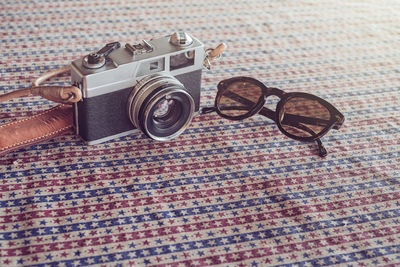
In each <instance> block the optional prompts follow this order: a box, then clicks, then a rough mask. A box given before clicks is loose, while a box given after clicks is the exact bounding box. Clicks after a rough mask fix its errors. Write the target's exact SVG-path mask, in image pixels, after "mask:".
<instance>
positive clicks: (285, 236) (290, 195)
mask: <svg viewBox="0 0 400 267" xmlns="http://www.w3.org/2000/svg"><path fill="white" fill-rule="evenodd" d="M399 14H400V3H399V2H398V1H394V0H393V1H390V0H382V1H378V0H376V1H372V0H369V1H355V0H348V1H317V0H315V1H312V0H309V1H304V0H301V1H289V0H288V1H284V0H282V1H278V0H276V1H269V0H247V1H233V0H226V1H212V0H207V1H201V0H200V1H160V0H151V1H122V0H120V1H118V0H111V1H109V0H107V1H106V0H96V1H90V0H85V1H83V0H77V1H72V0H71V1H45V0H35V1H33V0H28V1H11V0H3V1H1V2H0V22H1V23H0V55H1V57H0V93H7V92H11V91H13V90H16V89H20V88H24V87H28V86H30V85H31V83H32V81H33V80H34V79H35V78H36V77H38V76H40V75H41V74H43V73H45V72H47V71H49V70H52V69H56V68H59V67H62V66H66V65H68V64H69V63H70V62H71V61H72V60H75V59H77V58H80V57H81V56H83V55H85V54H88V53H90V52H92V51H96V50H98V49H100V48H101V47H102V46H104V44H106V43H109V42H112V41H120V42H121V44H124V43H126V42H129V43H137V42H140V41H141V40H142V39H146V40H150V39H151V38H155V37H161V36H165V35H168V34H171V33H172V32H174V31H175V30H176V29H183V30H185V31H187V32H189V33H191V34H192V35H193V36H195V37H197V38H198V39H199V40H201V41H202V42H203V43H204V44H205V47H215V46H216V45H217V44H218V43H220V42H225V43H226V44H227V45H228V49H227V51H226V52H225V54H224V55H223V57H222V58H221V59H220V60H219V61H218V62H216V63H215V64H214V65H213V67H212V69H211V70H210V71H208V70H204V71H203V76H202V89H201V90H202V91H201V106H203V107H204V106H207V105H212V104H213V102H214V98H215V95H216V86H217V84H218V82H219V81H221V80H223V79H226V78H230V77H233V76H250V77H254V78H257V79H259V80H260V81H262V82H263V83H265V84H266V85H267V86H273V87H278V88H281V89H282V90H285V91H286V92H296V91H300V92H307V93H312V94H315V95H317V96H319V97H321V98H323V99H325V100H327V101H329V102H330V103H332V104H333V105H334V106H336V107H337V108H338V109H339V110H340V111H341V112H342V113H343V114H344V116H345V117H346V121H345V123H344V125H343V127H342V128H341V129H340V130H338V131H336V130H332V131H331V132H329V133H328V134H327V135H326V136H324V137H323V138H322V141H323V142H324V145H325V147H326V148H327V150H328V152H329V154H328V156H327V157H325V158H321V157H319V156H318V152H317V147H316V144H314V143H302V142H299V141H295V140H292V139H289V138H287V137H286V136H284V135H283V134H282V133H281V132H280V131H279V129H278V127H277V126H276V124H275V123H274V122H273V121H271V120H269V119H267V118H265V117H262V116H259V115H257V116H253V117H252V118H249V119H246V120H243V121H229V120H226V119H222V118H221V117H219V116H218V115H216V114H215V113H214V114H207V115H202V116H196V117H195V118H194V119H193V121H192V123H191V125H190V126H189V127H188V129H187V130H186V131H185V132H184V133H183V134H182V135H181V136H179V137H178V138H177V139H175V140H173V141H171V142H157V141H154V140H152V139H150V138H148V137H146V136H145V135H144V134H136V135H129V136H126V137H122V138H118V139H115V140H112V141H108V142H106V143H103V144H100V145H93V146H87V145H85V144H84V143H83V142H82V141H81V140H80V139H79V138H78V137H76V136H75V135H73V134H72V133H71V134H69V135H65V136H62V137H58V138H54V139H52V140H50V141H46V142H44V143H41V144H37V145H33V146H31V147H29V148H26V149H21V150H19V151H16V152H12V153H9V154H7V155H5V156H3V157H2V158H1V159H0V265H1V266H22V265H33V266H85V265H99V266H205V265H219V266H267V265H297V266H327V265H340V266H371V265H386V266H387V265H393V266H394V265H396V264H399V263H400V254H399V251H400V224H399V222H400V210H399V206H400V201H399V199H400V192H399V191H400V187H399V183H400V180H399V179H400V172H399V170H400V167H399V165H400V116H399V115H400V108H399V106H400V94H399V91H400V69H399V66H400V16H399ZM69 80H70V77H69V76H68V75H64V76H61V77H58V78H57V79H55V80H53V81H52V83H53V84H57V85H65V84H67V85H68V84H70V83H69ZM276 103H277V99H275V98H273V97H272V98H271V99H268V101H267V103H266V105H267V106H269V107H272V108H273V107H275V105H276ZM53 106H54V103H51V102H50V101H47V100H44V99H43V98H40V97H25V98H20V99H13V100H11V101H8V102H4V103H1V104H0V111H1V112H0V122H1V123H2V124H3V123H6V122H10V121H12V120H14V119H21V118H24V117H26V116H29V115H33V114H36V113H37V112H39V111H41V110H46V109H49V108H51V107H53Z"/></svg>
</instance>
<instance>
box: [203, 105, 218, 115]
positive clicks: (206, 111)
mask: <svg viewBox="0 0 400 267" xmlns="http://www.w3.org/2000/svg"><path fill="white" fill-rule="evenodd" d="M215 111H217V109H216V108H215V107H204V108H202V109H201V110H200V114H208V113H212V112H215Z"/></svg>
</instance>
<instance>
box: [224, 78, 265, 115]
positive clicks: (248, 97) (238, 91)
mask: <svg viewBox="0 0 400 267" xmlns="http://www.w3.org/2000/svg"><path fill="white" fill-rule="evenodd" d="M262 96H263V92H262V88H260V87H259V86H257V85H255V84H253V83H250V82H243V81H238V82H234V83H232V84H230V85H229V86H228V87H227V88H226V89H225V90H224V91H223V92H222V93H221V94H220V95H219V98H217V108H218V109H219V111H220V112H221V113H222V114H224V115H226V116H229V117H238V116H243V115H245V114H246V113H248V112H249V111H251V110H253V109H254V108H255V106H256V105H257V103H258V102H259V101H260V100H261V99H262Z"/></svg>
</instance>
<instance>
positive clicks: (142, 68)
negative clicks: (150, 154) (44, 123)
mask: <svg viewBox="0 0 400 267" xmlns="http://www.w3.org/2000/svg"><path fill="white" fill-rule="evenodd" d="M204 58H205V51H204V46H203V44H202V43H201V42H200V41H199V40H197V39H196V38H194V37H193V36H191V35H189V34H187V33H185V32H182V31H179V32H175V33H174V34H172V35H170V36H165V37H161V38H158V39H153V40H150V41H143V43H141V44H135V45H131V44H126V45H125V47H121V45H120V43H118V42H115V43H110V44H107V45H106V46H105V47H103V48H102V49H100V50H99V51H98V52H96V53H92V54H89V55H87V56H85V57H83V58H82V59H78V60H75V61H73V62H72V63H71V78H72V83H73V84H74V85H75V86H77V87H79V88H80V89H81V90H82V95H83V98H82V100H81V101H79V102H78V103H76V104H75V106H74V120H75V122H74V124H75V129H76V133H77V134H78V135H79V136H80V137H81V138H82V139H83V140H84V141H85V142H86V143H88V144H99V143H102V142H105V141H108V140H110V139H113V138H117V137H121V136H125V135H128V134H131V133H133V132H135V131H138V130H141V131H142V132H143V133H145V134H146V135H147V136H149V137H151V138H153V139H155V140H161V141H166V140H170V139H173V138H175V137H177V136H178V135H179V134H181V133H182V132H183V131H184V130H185V129H186V128H187V126H188V125H189V124H190V122H191V119H192V117H193V115H194V114H195V113H196V112H198V111H199V104H200V88H201V75H202V68H203V61H204Z"/></svg>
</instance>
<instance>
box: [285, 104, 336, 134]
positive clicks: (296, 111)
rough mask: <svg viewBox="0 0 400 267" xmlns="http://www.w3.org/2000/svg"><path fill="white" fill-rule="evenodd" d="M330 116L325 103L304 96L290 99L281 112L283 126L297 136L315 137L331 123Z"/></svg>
mask: <svg viewBox="0 0 400 267" xmlns="http://www.w3.org/2000/svg"><path fill="white" fill-rule="evenodd" d="M330 118H331V114H330V112H329V110H328V109H327V108H326V107H325V106H324V105H323V104H321V103H320V102H318V101H317V100H314V99H309V98H304V97H293V98H291V99H289V100H288V101H287V102H286V103H285V104H284V106H283V107H282V109H281V111H280V114H279V122H280V124H281V125H282V128H283V129H284V130H285V131H286V132H287V133H289V134H292V135H294V136H297V137H315V136H316V135H318V134H319V133H321V132H322V131H323V130H324V129H325V128H326V127H328V126H329V125H330Z"/></svg>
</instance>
